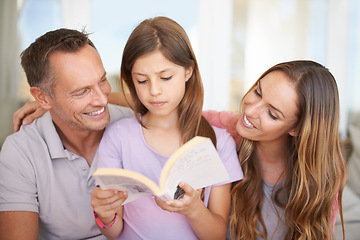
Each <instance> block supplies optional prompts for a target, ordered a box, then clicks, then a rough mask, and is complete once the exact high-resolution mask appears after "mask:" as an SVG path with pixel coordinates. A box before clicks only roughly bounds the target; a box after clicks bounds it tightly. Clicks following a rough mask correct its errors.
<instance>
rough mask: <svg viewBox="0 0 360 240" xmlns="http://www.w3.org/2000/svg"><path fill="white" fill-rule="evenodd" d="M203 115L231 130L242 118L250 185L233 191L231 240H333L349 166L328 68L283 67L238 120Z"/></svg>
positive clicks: (269, 75) (248, 99)
mask: <svg viewBox="0 0 360 240" xmlns="http://www.w3.org/2000/svg"><path fill="white" fill-rule="evenodd" d="M205 115H206V118H207V119H208V120H209V121H210V122H211V123H212V124H214V125H217V126H222V127H226V128H228V129H230V130H231V129H232V128H233V126H234V125H233V124H232V123H233V122H234V121H236V119H238V122H237V124H236V130H237V133H238V134H239V135H240V136H241V137H240V139H239V143H238V150H239V159H240V163H241V166H242V169H243V171H244V178H243V179H242V180H241V181H240V182H239V183H238V184H237V185H235V186H234V188H233V189H232V201H233V203H232V204H233V208H232V216H231V219H230V228H231V235H232V239H331V238H332V233H333V229H334V223H335V217H336V215H337V212H338V207H339V209H340V216H341V219H342V211H341V195H342V190H343V187H344V184H345V163H344V160H343V158H342V155H341V152H340V146H339V134H338V133H339V96H338V89H337V85H336V82H335V79H334V77H333V76H332V74H331V73H330V72H329V71H328V69H326V68H325V67H323V66H322V65H320V64H318V63H315V62H313V61H292V62H285V63H280V64H277V65H275V66H273V67H272V68H270V69H269V70H267V71H266V72H265V73H264V74H263V75H262V76H261V77H260V78H259V80H257V81H256V82H255V84H254V85H253V86H252V87H251V89H250V90H249V91H248V92H247V93H246V95H245V96H244V97H243V99H242V101H241V107H240V116H239V115H234V114H233V115H231V116H229V115H228V113H216V112H207V113H205ZM234 119H235V120H234ZM216 122H217V123H216ZM229 123H230V124H229ZM229 132H231V131H229Z"/></svg>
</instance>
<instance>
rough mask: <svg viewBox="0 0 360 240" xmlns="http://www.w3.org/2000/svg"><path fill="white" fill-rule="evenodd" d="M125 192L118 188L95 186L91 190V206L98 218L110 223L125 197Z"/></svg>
mask: <svg viewBox="0 0 360 240" xmlns="http://www.w3.org/2000/svg"><path fill="white" fill-rule="evenodd" d="M127 196H128V195H127V192H126V191H125V192H121V191H120V192H119V191H118V190H113V189H112V190H102V189H101V188H99V187H96V188H95V189H94V190H93V191H92V192H91V206H92V207H93V208H94V211H95V212H96V213H97V215H98V217H99V218H100V220H101V221H102V222H103V223H104V224H105V225H106V224H110V223H111V222H112V221H113V219H114V216H115V213H117V212H118V211H119V210H120V209H121V207H122V204H123V202H124V201H125V200H126V199H127Z"/></svg>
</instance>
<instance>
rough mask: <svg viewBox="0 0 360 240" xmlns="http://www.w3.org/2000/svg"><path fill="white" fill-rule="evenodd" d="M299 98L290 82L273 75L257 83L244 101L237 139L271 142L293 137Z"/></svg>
mask: <svg viewBox="0 0 360 240" xmlns="http://www.w3.org/2000/svg"><path fill="white" fill-rule="evenodd" d="M297 102H298V96H297V92H296V89H295V86H294V85H293V84H292V82H291V81H290V78H289V77H288V76H287V75H285V74H284V73H283V72H281V71H273V72H270V73H269V74H267V75H266V76H265V77H263V78H262V79H261V80H260V81H258V84H257V86H255V87H254V88H253V89H252V90H251V91H250V92H249V93H248V95H247V96H246V97H245V99H244V106H243V114H242V116H241V117H240V119H239V121H238V123H237V125H236V130H237V132H238V133H239V134H240V136H242V137H244V138H247V139H250V140H253V141H259V142H274V141H282V140H284V139H287V138H288V137H289V134H290V135H294V134H295V133H294V127H295V124H296V122H297V120H298V117H297V112H298V107H297Z"/></svg>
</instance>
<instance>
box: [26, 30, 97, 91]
mask: <svg viewBox="0 0 360 240" xmlns="http://www.w3.org/2000/svg"><path fill="white" fill-rule="evenodd" d="M88 35H89V34H88V33H85V31H82V32H80V31H77V30H73V29H65V28H60V29H57V30H54V31H50V32H47V33H45V34H44V35H42V36H41V37H39V38H37V39H36V40H35V42H33V43H32V44H31V45H30V46H29V47H28V48H27V49H25V50H24V51H23V52H22V53H21V55H20V57H21V66H22V67H23V69H24V71H25V74H26V77H27V81H28V83H29V85H30V87H33V86H35V87H38V88H40V89H41V90H43V91H45V92H46V93H47V94H49V95H50V96H52V97H53V88H54V85H55V76H54V74H52V68H51V66H50V63H49V56H50V55H51V53H53V52H64V53H70V52H77V51H79V50H80V49H81V48H83V47H84V46H86V44H89V45H90V46H92V47H93V48H94V49H96V48H95V46H94V44H93V43H92V41H91V40H90V39H89V38H88Z"/></svg>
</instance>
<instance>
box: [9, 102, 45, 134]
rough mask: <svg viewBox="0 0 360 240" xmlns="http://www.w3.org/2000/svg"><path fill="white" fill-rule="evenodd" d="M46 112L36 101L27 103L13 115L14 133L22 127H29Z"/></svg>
mask: <svg viewBox="0 0 360 240" xmlns="http://www.w3.org/2000/svg"><path fill="white" fill-rule="evenodd" d="M45 112H46V110H45V109H43V108H42V107H41V106H40V104H39V103H38V102H36V101H32V102H27V103H25V104H24V106H22V107H21V108H19V109H18V110H17V111H16V112H15V113H14V115H13V126H14V132H17V131H19V129H20V127H21V125H28V124H30V123H32V122H33V121H34V120H35V119H37V118H39V117H41V116H42V115H44V114H45Z"/></svg>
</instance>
